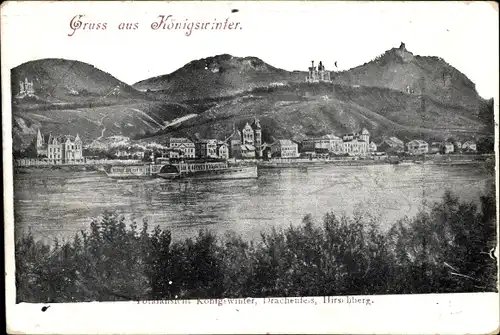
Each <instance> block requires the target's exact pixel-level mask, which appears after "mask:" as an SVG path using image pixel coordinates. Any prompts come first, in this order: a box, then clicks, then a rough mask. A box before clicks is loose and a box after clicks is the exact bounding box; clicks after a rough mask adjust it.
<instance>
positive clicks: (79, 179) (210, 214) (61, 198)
mask: <svg viewBox="0 0 500 335" xmlns="http://www.w3.org/2000/svg"><path fill="white" fill-rule="evenodd" d="M492 182H493V177H492V175H490V174H488V173H486V172H485V171H484V168H483V167H482V166H481V165H477V166H476V165H474V166H433V165H419V166H393V165H379V166H361V167H349V166H342V167H335V166H325V167H317V168H311V169H307V170H305V169H300V170H299V169H283V170H280V169H274V170H260V171H259V179H257V180H232V181H231V180H227V181H196V180H194V181H168V180H162V179H148V180H113V179H110V178H108V177H107V176H106V175H103V174H100V173H98V172H61V171H50V173H46V172H42V171H35V172H33V173H29V174H19V175H17V176H16V178H15V183H14V187H15V194H14V198H15V215H16V232H18V231H26V230H27V229H31V230H32V231H33V233H34V234H35V235H37V236H39V237H40V238H43V239H51V238H53V237H54V236H58V237H68V236H72V235H73V234H74V233H75V232H77V231H79V230H81V229H86V228H88V225H89V222H90V220H91V219H92V218H95V217H98V216H99V215H100V214H101V213H102V212H103V211H105V210H114V211H117V212H119V213H121V214H123V215H124V216H125V217H126V218H127V219H130V220H135V221H137V222H140V221H142V220H143V219H147V220H148V221H149V222H150V225H152V226H154V225H160V226H161V227H163V228H169V229H171V230H172V231H173V235H174V237H177V238H184V237H187V236H192V235H194V234H196V233H197V231H198V229H200V228H203V227H207V228H210V229H213V230H215V231H217V232H219V233H222V232H224V231H226V230H234V231H236V232H238V233H241V234H242V235H243V236H244V237H246V238H250V239H253V238H259V236H260V232H261V231H264V230H269V229H270V227H272V226H278V227H279V226H288V225H290V224H297V223H300V222H301V220H302V218H303V217H304V215H306V214H312V216H313V218H316V219H321V217H322V216H323V215H324V214H325V213H326V212H328V211H334V212H335V213H337V214H346V215H352V214H353V213H354V212H356V211H361V212H369V213H371V214H372V215H376V216H380V218H381V222H382V224H384V225H387V226H388V225H389V224H391V223H392V222H394V221H395V220H396V219H399V218H401V217H403V216H405V215H408V216H412V215H414V214H415V213H417V211H418V210H419V209H420V208H422V206H424V205H425V202H432V201H435V200H438V199H439V198H440V197H441V196H442V194H443V193H444V191H445V190H447V189H449V190H451V191H453V192H455V193H456V194H457V195H459V196H460V197H461V198H462V199H463V200H471V199H477V198H478V195H479V194H480V193H481V192H482V191H483V190H484V187H485V185H486V184H488V183H492Z"/></svg>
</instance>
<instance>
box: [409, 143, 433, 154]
mask: <svg viewBox="0 0 500 335" xmlns="http://www.w3.org/2000/svg"><path fill="white" fill-rule="evenodd" d="M406 146H407V148H408V153H410V154H412V155H422V154H426V153H428V152H429V144H427V142H425V141H423V140H413V141H410V142H408V143H407V144H406Z"/></svg>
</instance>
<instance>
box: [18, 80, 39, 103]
mask: <svg viewBox="0 0 500 335" xmlns="http://www.w3.org/2000/svg"><path fill="white" fill-rule="evenodd" d="M34 94H35V88H34V86H33V82H32V81H28V78H26V77H25V78H24V82H23V81H22V80H21V81H19V94H18V95H17V97H18V98H23V97H25V96H32V95H34Z"/></svg>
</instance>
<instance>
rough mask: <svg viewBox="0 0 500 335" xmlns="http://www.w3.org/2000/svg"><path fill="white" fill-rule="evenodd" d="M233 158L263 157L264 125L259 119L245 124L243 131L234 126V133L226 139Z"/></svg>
mask: <svg viewBox="0 0 500 335" xmlns="http://www.w3.org/2000/svg"><path fill="white" fill-rule="evenodd" d="M225 142H226V143H229V152H230V156H231V157H232V158H260V157H262V127H261V125H260V121H259V120H258V119H254V121H253V123H252V124H251V125H250V124H249V123H248V122H247V123H246V124H245V126H244V127H243V129H242V130H241V132H240V131H239V130H238V129H236V127H234V129H233V133H232V134H231V136H229V137H228V138H227V139H226V141H225Z"/></svg>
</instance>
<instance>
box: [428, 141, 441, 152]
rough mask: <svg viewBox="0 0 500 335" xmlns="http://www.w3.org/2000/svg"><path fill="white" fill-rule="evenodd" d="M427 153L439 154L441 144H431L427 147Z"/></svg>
mask: <svg viewBox="0 0 500 335" xmlns="http://www.w3.org/2000/svg"><path fill="white" fill-rule="evenodd" d="M429 153H431V154H437V153H441V142H432V143H431V145H430V147H429Z"/></svg>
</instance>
